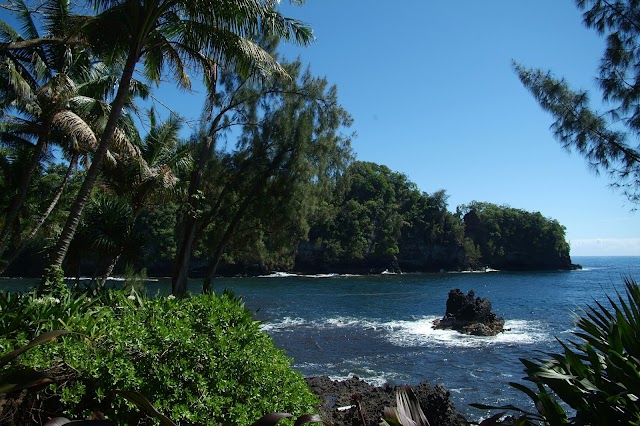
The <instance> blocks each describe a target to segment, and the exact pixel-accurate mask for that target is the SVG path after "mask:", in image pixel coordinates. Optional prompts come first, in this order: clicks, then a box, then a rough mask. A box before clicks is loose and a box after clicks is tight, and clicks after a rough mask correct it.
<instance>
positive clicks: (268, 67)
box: [6, 0, 313, 295]
mask: <svg viewBox="0 0 640 426" xmlns="http://www.w3.org/2000/svg"><path fill="white" fill-rule="evenodd" d="M291 2H292V3H298V4H301V3H302V2H303V0H291ZM92 3H93V4H94V6H95V8H96V9H97V11H98V14H97V15H96V16H94V17H90V18H87V19H84V20H81V21H78V22H79V23H80V22H81V23H82V30H83V32H84V34H85V35H86V36H87V39H88V40H89V42H90V43H91V45H92V47H93V50H94V52H97V54H98V55H100V56H101V57H103V58H105V59H106V60H108V61H109V63H110V64H112V65H114V66H115V65H116V64H119V65H120V66H121V67H122V68H121V69H122V71H121V73H122V74H121V76H120V80H119V83H118V91H117V93H116V96H115V98H114V100H113V102H112V104H111V112H110V115H109V119H108V121H107V123H106V125H105V128H104V130H103V133H102V135H101V137H100V144H99V146H98V149H97V151H96V153H95V156H94V159H93V163H92V164H91V167H90V168H89V170H88V171H87V175H86V178H85V181H84V182H83V185H82V187H81V189H80V191H79V193H78V196H77V198H76V200H75V202H74V203H73V205H72V207H71V211H70V214H69V217H68V219H67V222H66V224H65V226H64V229H63V231H62V233H61V235H60V238H59V240H58V242H57V244H56V246H55V248H54V250H53V252H52V254H51V258H50V261H51V266H52V268H50V270H52V271H53V270H56V271H57V270H59V268H60V267H61V265H62V261H63V259H64V257H65V255H66V252H67V249H68V247H69V244H70V242H71V239H72V238H73V235H74V233H75V230H76V228H77V225H78V222H79V220H80V215H81V213H82V209H83V208H84V205H85V203H86V201H87V199H88V196H89V193H90V191H91V189H92V188H93V186H94V184H95V182H96V179H97V177H98V174H99V172H100V169H101V167H102V164H103V162H104V159H105V156H106V153H107V150H108V149H109V146H110V144H111V141H112V139H113V136H114V133H115V130H116V126H117V123H118V120H119V118H120V115H121V113H122V109H123V107H124V104H125V101H126V98H127V95H128V93H129V86H130V84H131V81H132V78H133V75H134V72H135V70H136V66H137V64H138V63H139V62H140V61H142V62H143V65H144V71H145V74H146V75H147V76H148V77H149V78H150V79H151V80H152V81H155V82H159V81H160V77H161V75H162V74H163V72H164V71H165V69H167V68H168V69H170V70H171V71H172V72H173V77H174V80H175V81H176V83H178V84H179V85H180V86H182V87H186V88H189V87H190V81H189V77H188V75H187V72H186V71H187V69H188V68H195V69H196V70H197V71H201V72H203V75H204V78H205V83H206V85H207V87H208V90H209V91H210V93H212V94H213V93H215V82H216V67H217V66H218V64H220V65H225V66H226V65H228V66H232V67H234V68H235V69H236V70H237V71H238V72H240V73H244V74H248V73H249V72H250V71H251V70H253V69H259V70H261V71H262V73H263V74H264V75H269V74H272V73H279V74H286V73H285V72H284V70H283V69H282V67H280V66H279V64H278V63H277V61H275V60H274V59H273V58H272V57H271V56H270V55H269V54H267V53H266V52H265V51H264V50H263V49H261V48H260V47H259V46H258V45H256V44H255V43H254V42H252V41H251V40H252V39H254V38H256V37H257V36H258V35H268V36H274V37H277V38H280V39H286V40H292V41H295V42H297V43H300V44H306V43H309V42H310V41H311V40H312V38H313V36H312V32H311V29H310V28H309V27H308V26H306V25H304V24H302V23H301V22H299V21H296V20H293V19H290V18H286V17H284V16H282V15H281V14H280V13H279V12H277V11H276V10H275V7H276V5H277V3H279V1H278V0H157V1H145V2H140V1H135V0H94V1H93V2H92ZM20 47H22V46H20ZM6 48H7V49H11V46H8V47H6ZM205 148H207V147H205ZM201 151H202V152H203V154H206V153H207V151H210V150H209V149H203V150H201ZM198 183H199V182H198V181H197V179H196V180H194V182H192V186H196V187H197V184H198ZM173 291H174V293H176V294H178V295H181V294H184V292H185V291H186V287H183V286H178V287H176V286H175V285H174V288H173Z"/></svg>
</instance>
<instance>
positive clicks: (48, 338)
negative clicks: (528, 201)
mask: <svg viewBox="0 0 640 426" xmlns="http://www.w3.org/2000/svg"><path fill="white" fill-rule="evenodd" d="M72 333H73V332H72V331H67V330H53V331H47V332H46V333H43V334H41V335H40V336H38V337H36V338H35V339H33V340H32V341H31V342H29V343H28V344H27V345H26V346H23V347H21V348H19V349H16V350H14V351H11V352H9V353H7V354H4V355H3V356H2V357H0V367H3V366H5V365H7V364H8V363H9V362H11V361H12V360H13V359H14V358H15V357H17V356H18V355H20V354H21V353H23V352H26V351H28V350H29V349H31V348H33V347H35V346H38V345H43V344H45V343H50V342H53V341H54V340H56V338H57V337H59V336H62V335H65V334H72Z"/></svg>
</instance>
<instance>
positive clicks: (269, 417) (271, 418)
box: [251, 413, 293, 426]
mask: <svg viewBox="0 0 640 426" xmlns="http://www.w3.org/2000/svg"><path fill="white" fill-rule="evenodd" d="M291 417H293V416H292V415H291V414H289V413H271V414H266V415H264V416H262V417H260V418H259V419H258V420H256V421H255V422H254V423H252V424H251V426H274V425H275V424H276V423H278V422H279V421H280V420H282V419H285V418H291Z"/></svg>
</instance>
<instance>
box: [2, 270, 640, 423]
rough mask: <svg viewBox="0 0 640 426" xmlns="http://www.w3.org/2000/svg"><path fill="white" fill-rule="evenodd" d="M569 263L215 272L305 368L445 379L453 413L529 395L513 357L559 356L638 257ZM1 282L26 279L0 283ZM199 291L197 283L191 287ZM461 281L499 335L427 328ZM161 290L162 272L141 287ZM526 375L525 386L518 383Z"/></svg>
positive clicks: (343, 374)
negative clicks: (395, 271) (562, 266)
mask: <svg viewBox="0 0 640 426" xmlns="http://www.w3.org/2000/svg"><path fill="white" fill-rule="evenodd" d="M573 262H574V263H578V264H580V265H582V266H583V269H582V270H576V271H546V272H502V271H498V272H483V273H440V274H402V275H379V276H355V275H347V276H345V275H318V276H312V277H302V276H291V275H287V274H273V275H269V276H265V277H255V278H220V279H217V280H216V281H215V283H214V285H215V290H216V291H217V292H221V291H222V290H223V289H225V288H227V289H231V290H233V291H234V292H235V293H236V294H237V295H239V296H242V297H243V299H244V301H245V304H246V307H247V308H248V309H250V310H252V311H253V312H255V317H256V319H257V320H259V321H261V322H262V327H263V329H264V330H265V331H266V332H267V333H269V334H270V335H271V336H272V338H273V339H274V341H275V344H276V345H277V346H278V347H280V348H282V349H283V350H284V351H286V353H287V355H288V356H289V357H291V358H292V363H293V367H294V368H296V369H298V370H299V371H301V372H302V373H303V374H304V375H306V376H312V375H327V376H330V377H331V378H333V379H345V378H348V377H350V376H354V375H355V376H358V377H360V378H361V379H363V380H366V381H368V382H370V383H373V384H378V385H380V384H384V383H391V384H402V383H408V384H416V383H418V382H421V381H425V380H426V381H428V382H430V383H431V384H433V385H436V384H442V385H444V386H445V388H447V389H448V390H449V391H450V392H451V397H452V399H453V401H454V403H455V405H456V409H457V410H458V411H459V412H461V413H462V414H464V415H465V416H467V417H468V418H471V419H478V418H480V417H481V416H483V415H485V414H486V413H485V412H484V411H482V410H478V409H476V408H473V407H470V406H469V404H470V403H484V404H491V405H505V404H513V405H516V406H519V407H523V408H530V402H529V400H528V399H527V398H526V397H525V396H524V395H523V394H522V393H520V392H519V391H517V390H515V389H513V388H512V387H510V386H509V385H508V383H509V382H522V377H523V376H524V373H523V367H522V364H521V362H520V361H519V359H520V358H528V359H531V358H546V356H545V354H546V353H549V352H559V351H560V349H561V348H560V345H559V344H558V342H557V340H556V339H560V340H563V341H566V340H568V339H571V338H572V334H571V331H572V330H575V327H574V324H573V320H574V318H575V316H576V315H577V314H579V313H580V312H581V309H582V308H584V307H586V306H587V305H588V304H593V302H594V301H600V302H606V295H614V294H615V291H616V290H621V289H623V277H624V276H630V277H632V278H635V279H636V280H640V257H574V258H573ZM0 285H3V286H4V288H12V287H16V286H20V287H21V286H24V282H19V281H17V280H11V279H1V280H0ZM190 285H191V290H192V291H196V292H197V291H198V287H199V285H200V284H199V283H198V282H196V281H194V282H193V283H190ZM455 288H458V289H460V290H462V291H463V292H464V293H467V292H468V291H469V290H474V292H475V295H476V296H479V297H483V298H489V299H490V300H491V302H492V304H493V310H494V312H496V313H497V314H498V315H499V316H502V317H503V318H505V320H506V323H505V328H507V329H508V331H506V332H504V333H501V334H499V335H498V336H495V337H473V336H464V335H461V334H459V333H457V332H454V331H445V330H433V329H432V328H431V323H432V321H433V320H434V319H436V318H439V317H442V316H443V315H444V312H445V305H446V300H447V295H448V293H449V291H450V290H451V289H455ZM148 290H149V291H150V292H154V293H155V292H157V291H160V292H164V293H168V292H169V290H170V284H169V280H163V279H160V280H158V281H154V282H150V283H149V284H148ZM522 383H524V382H522Z"/></svg>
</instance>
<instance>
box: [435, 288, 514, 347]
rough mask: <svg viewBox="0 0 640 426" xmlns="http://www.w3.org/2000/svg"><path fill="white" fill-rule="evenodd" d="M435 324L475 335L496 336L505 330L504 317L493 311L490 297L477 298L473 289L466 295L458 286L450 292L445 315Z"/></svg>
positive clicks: (441, 327)
mask: <svg viewBox="0 0 640 426" xmlns="http://www.w3.org/2000/svg"><path fill="white" fill-rule="evenodd" d="M433 325H434V327H435V328H436V329H450V330H456V331H458V332H460V333H464V334H470V335H473V336H495V335H496V334H498V333H502V332H503V331H504V319H503V318H500V317H498V316H497V315H496V314H495V313H493V312H492V311H491V301H490V300H489V299H483V298H481V297H478V298H476V297H475V294H474V293H473V290H471V291H470V292H469V293H468V294H467V295H466V296H465V295H464V293H463V292H461V291H460V289H457V288H456V289H455V290H451V291H450V292H449V298H448V299H447V310H446V313H445V314H444V317H443V318H442V319H437V320H435V321H433Z"/></svg>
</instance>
